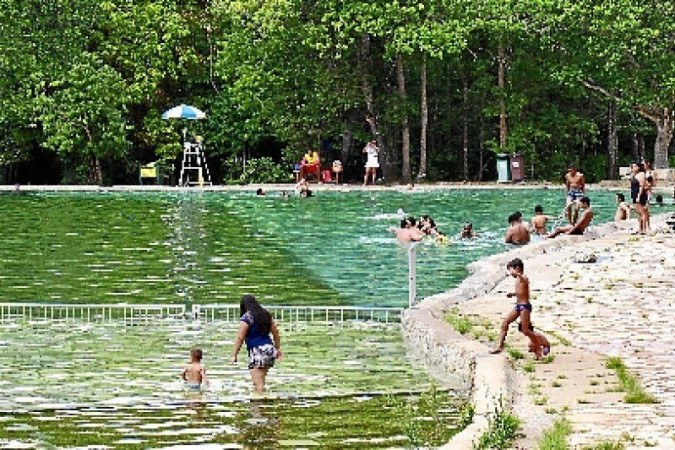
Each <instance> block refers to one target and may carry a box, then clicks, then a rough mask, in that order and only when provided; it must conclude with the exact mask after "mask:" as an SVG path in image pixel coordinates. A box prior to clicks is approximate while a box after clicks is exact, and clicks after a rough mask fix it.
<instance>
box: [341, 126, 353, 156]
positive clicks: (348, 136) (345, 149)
mask: <svg viewBox="0 0 675 450" xmlns="http://www.w3.org/2000/svg"><path fill="white" fill-rule="evenodd" d="M351 148H352V132H351V131H349V130H347V129H345V131H344V132H343V133H342V149H341V150H340V161H342V164H343V165H344V164H346V162H347V161H348V160H349V150H350V149H351Z"/></svg>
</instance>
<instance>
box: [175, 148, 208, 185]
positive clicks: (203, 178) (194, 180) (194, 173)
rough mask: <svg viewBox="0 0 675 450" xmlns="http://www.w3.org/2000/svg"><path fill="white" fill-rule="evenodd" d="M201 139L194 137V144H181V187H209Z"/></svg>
mask: <svg viewBox="0 0 675 450" xmlns="http://www.w3.org/2000/svg"><path fill="white" fill-rule="evenodd" d="M202 142H203V138H202V137H201V136H195V138H194V142H190V141H185V143H184V144H183V164H182V166H181V169H180V185H181V186H204V185H211V176H210V175H209V166H208V165H207V164H206V156H205V155H204V150H203V146H202Z"/></svg>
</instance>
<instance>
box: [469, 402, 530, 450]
mask: <svg viewBox="0 0 675 450" xmlns="http://www.w3.org/2000/svg"><path fill="white" fill-rule="evenodd" d="M519 426H520V420H519V419H518V418H517V417H516V416H513V415H511V414H509V413H507V412H505V411H503V410H502V411H497V412H495V414H494V416H492V417H491V418H490V428H489V429H488V431H486V432H485V434H483V435H482V436H481V437H480V439H479V441H478V445H477V446H476V448H477V450H483V449H507V448H511V447H510V446H511V442H513V440H514V439H515V438H516V431H517V430H518V427H519Z"/></svg>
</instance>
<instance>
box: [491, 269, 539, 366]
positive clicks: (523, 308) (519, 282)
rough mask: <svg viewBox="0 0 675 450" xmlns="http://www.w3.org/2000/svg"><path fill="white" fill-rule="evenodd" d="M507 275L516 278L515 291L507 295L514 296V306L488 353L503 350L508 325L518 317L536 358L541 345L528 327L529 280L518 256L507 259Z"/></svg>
mask: <svg viewBox="0 0 675 450" xmlns="http://www.w3.org/2000/svg"><path fill="white" fill-rule="evenodd" d="M506 270H507V271H508V273H509V275H511V276H512V277H513V278H515V279H516V286H515V292H509V293H508V294H506V296H507V297H509V298H510V297H516V306H515V308H514V309H512V310H511V311H510V312H509V313H508V314H507V315H506V317H505V318H504V321H503V322H502V326H501V333H500V334H499V342H498V343H497V347H496V348H494V349H493V350H490V353H492V354H497V353H501V352H502V351H504V341H505V340H506V334H507V333H508V332H509V325H511V324H512V323H513V322H515V321H516V319H518V318H519V317H520V324H521V325H522V327H521V329H522V333H523V334H524V335H525V336H527V337H528V338H529V339H530V346H531V347H532V348H533V349H534V355H535V358H536V359H541V357H542V351H543V350H542V345H541V343H539V339H538V338H537V336H536V335H535V334H534V332H533V331H532V329H531V328H530V314H531V313H532V304H531V303H530V280H529V279H528V278H527V277H526V276H525V273H524V272H525V265H524V264H523V261H522V260H521V259H520V258H516V259H513V260H511V261H509V263H508V264H507V265H506Z"/></svg>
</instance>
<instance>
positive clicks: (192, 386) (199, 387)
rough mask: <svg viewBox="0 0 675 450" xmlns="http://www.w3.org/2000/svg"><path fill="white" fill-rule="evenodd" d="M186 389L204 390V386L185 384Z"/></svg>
mask: <svg viewBox="0 0 675 450" xmlns="http://www.w3.org/2000/svg"><path fill="white" fill-rule="evenodd" d="M185 387H186V388H187V389H189V390H191V391H201V390H202V385H201V384H200V383H185Z"/></svg>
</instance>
